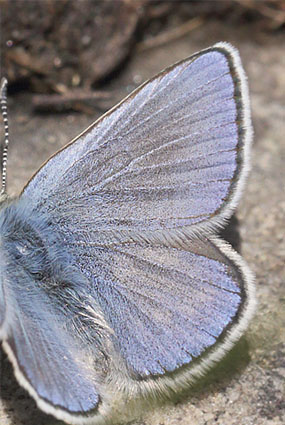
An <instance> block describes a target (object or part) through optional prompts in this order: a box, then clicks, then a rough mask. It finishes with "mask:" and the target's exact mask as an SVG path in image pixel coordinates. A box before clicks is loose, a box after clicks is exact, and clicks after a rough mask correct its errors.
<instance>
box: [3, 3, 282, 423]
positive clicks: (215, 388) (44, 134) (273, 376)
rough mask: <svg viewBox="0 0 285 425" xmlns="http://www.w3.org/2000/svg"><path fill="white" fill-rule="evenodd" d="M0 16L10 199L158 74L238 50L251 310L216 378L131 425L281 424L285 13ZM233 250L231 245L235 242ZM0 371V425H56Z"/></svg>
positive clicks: (227, 6)
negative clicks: (246, 88) (247, 151)
mask: <svg viewBox="0 0 285 425" xmlns="http://www.w3.org/2000/svg"><path fill="white" fill-rule="evenodd" d="M0 11H1V76H3V75H5V76H7V77H8V79H9V115H10V127H11V137H10V138H11V145H10V152H9V163H8V173H9V174H8V184H9V188H8V189H9V192H10V193H12V194H17V193H19V192H20V191H21V188H22V187H23V185H24V184H25V183H26V181H27V179H28V178H30V177H31V175H32V174H33V172H35V171H36V169H37V168H38V167H39V166H40V164H41V163H42V162H43V161H45V160H46V159H47V158H48V156H49V155H51V154H52V153H54V152H55V151H56V150H57V149H59V148H60V147H61V146H63V145H64V144H65V143H67V142H68V141H69V140H70V139H71V138H72V137H74V136H76V135H77V134H78V133H79V132H80V131H82V130H83V129H84V128H85V127H87V125H89V124H90V123H91V122H92V121H94V120H95V118H97V117H98V116H99V115H100V114H101V113H103V112H104V111H105V110H106V109H108V108H109V107H111V106H113V105H114V104H115V103H116V102H118V101H119V100H121V99H122V98H123V97H124V96H125V95H127V94H128V93H129V92H130V91H132V90H133V89H134V88H135V87H137V86H138V85H139V84H141V83H142V82H143V81H144V80H146V79H147V78H149V77H151V76H153V75H154V74H155V73H157V72H158V71H160V70H161V69H163V68H164V67H166V66H168V65H170V64H172V63H173V62H175V61H177V60H179V59H182V58H184V57H187V56H189V55H191V54H192V53H194V52H196V51H197V50H200V49H202V48H205V47H208V46H210V45H212V44H214V43H215V42H217V41H228V42H230V43H232V44H233V45H234V46H236V47H237V48H238V49H239V51H240V54H241V58H242V61H243V64H244V67H245V70H246V72H247V74H248V77H249V85H250V93H251V103H252V115H253V123H254V129H255V138H254V146H253V153H252V172H251V175H250V177H249V181H248V185H247V188H246V191H245V194H244V196H243V198H242V201H241V202H240V206H239V209H238V212H237V218H238V220H239V223H240V224H239V229H238V230H239V235H240V238H241V251H242V253H243V256H244V257H245V259H246V260H247V262H248V263H249V265H250V267H251V268H252V269H253V271H254V272H255V273H256V286H257V297H258V301H259V307H258V311H257V314H256V316H255V318H254V320H253V321H252V323H251V325H250V327H249V330H248V331H247V333H246V335H245V336H244V337H243V338H242V339H241V341H240V342H239V343H238V344H237V345H236V346H235V348H234V349H233V350H232V351H231V352H230V353H229V354H228V355H227V357H226V358H225V359H224V360H223V361H222V362H221V363H219V365H218V366H217V367H216V368H214V370H212V371H211V372H209V373H208V374H207V376H206V377H205V378H203V379H202V380H201V381H200V382H198V383H197V384H196V385H195V386H194V387H193V389H191V390H189V392H187V393H186V394H183V395H180V396H177V398H176V399H175V400H173V402H172V403H166V404H162V405H161V406H159V407H157V408H156V409H155V410H154V411H151V412H145V415H144V417H143V418H142V419H141V420H137V421H136V422H135V424H136V425H170V424H171V425H214V424H218V425H248V424H253V425H265V424H268V425H281V424H284V423H285V393H284V387H285V385H284V378H285V363H284V358H285V338H284V336H285V317H284V316H285V314H284V310H285V309H284V307H285V305H284V304H285V290H284V288H285V285H284V263H285V261H284V259H285V243H284V227H285V217H284V216H285V197H284V193H285V166H284V164H285V100H284V99H285V2H284V1H254V0H248V1H245V0H237V1H183V2H182V1H149V0H133V1H132V0H124V1H119V0H117V1H90V0H81V1H72V0H59V1H54V0H41V1H34V0H30V1H9V0H0ZM2 134H3V133H2ZM231 235H237V234H236V233H235V232H233V231H232V232H231ZM232 243H233V244H234V245H236V246H238V243H237V236H236V237H234V239H232ZM1 365H2V367H1V373H0V423H1V425H12V424H13V425H47V424H50V425H55V424H58V423H59V422H58V421H56V420H54V419H53V418H51V417H49V416H47V415H45V414H43V413H41V412H40V411H39V410H38V409H37V408H36V406H35V403H34V402H33V400H31V399H30V398H29V397H28V396H27V394H26V392H25V391H24V390H22V389H21V388H20V387H19V386H18V384H17V382H16V381H15V379H14V377H13V373H12V370H11V367H10V365H9V363H8V361H7V359H6V357H5V356H4V355H3V354H2V360H1Z"/></svg>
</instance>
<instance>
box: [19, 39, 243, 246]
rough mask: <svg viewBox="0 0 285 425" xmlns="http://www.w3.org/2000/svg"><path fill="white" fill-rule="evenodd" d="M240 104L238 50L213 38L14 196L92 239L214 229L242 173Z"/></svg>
mask: <svg viewBox="0 0 285 425" xmlns="http://www.w3.org/2000/svg"><path fill="white" fill-rule="evenodd" d="M247 109H248V106H247V87H246V81H245V77H244V73H243V70H242V68H241V65H240V60H239V57H238V54H237V53H236V52H235V51H234V49H233V48H231V47H229V46H228V45H226V44H219V45H217V46H215V47H213V48H210V49H208V50H205V51H202V52H200V53H198V54H196V55H194V56H192V57H190V58H189V59H186V60H184V61H182V62H180V63H178V64H176V65H174V66H173V67H171V68H168V69H167V70H166V71H164V72H162V73H160V74H158V75H157V76H156V77H154V78H153V79H151V80H150V81H148V82H147V83H146V84H144V85H143V86H141V87H140V88H139V89H138V90H136V91H135V92H133V93H132V94H131V95H130V96H129V97H127V98H126V99H125V100H124V101H123V102H122V103H120V104H119V105H118V106H117V107H115V108H114V109H113V110H111V112H109V113H107V114H105V115H104V116H103V117H102V118H101V119H99V120H98V121H97V122H96V123H95V124H93V125H92V126H91V127H89V129H87V131H85V132H84V133H82V134H81V135H80V136H79V137H78V138H77V139H76V140H75V141H74V142H72V143H71V144H69V145H68V146H67V147H65V148H64V149H63V150H61V151H60V152H59V153H57V154H56V155H55V156H53V157H52V158H51V159H50V160H49V161H48V162H47V163H46V164H45V165H44V166H43V167H42V168H41V169H40V170H39V172H38V173H37V174H36V175H35V176H34V177H33V178H32V180H31V181H30V183H29V184H28V185H27V186H26V188H25V190H24V192H23V194H22V198H26V199H28V201H29V202H30V203H31V205H32V206H33V207H34V208H35V209H37V210H41V211H48V214H49V215H50V216H52V217H53V220H54V221H55V222H57V223H58V227H60V228H61V229H64V232H65V233H68V232H73V231H74V229H76V231H77V233H79V234H84V233H85V232H86V231H88V232H92V233H93V241H94V243H97V244H108V243H116V242H122V241H130V240H139V239H140V238H144V239H147V238H151V240H153V239H154V238H159V239H160V240H165V239H167V240H169V239H172V238H175V237H177V236H179V235H180V234H181V232H182V233H185V232H186V233H187V234H190V235H191V234H193V232H195V230H203V229H204V228H209V227H214V226H215V225H217V224H218V223H220V222H221V220H222V219H223V217H225V216H229V215H230V213H231V209H232V207H234V206H235V204H236V202H237V199H238V196H239V193H240V189H241V187H242V182H243V179H244V176H245V173H246V168H247V167H246V165H245V160H247V156H248V155H247V154H248V152H247V151H248V144H249V138H250V132H251V130H250V125H249V122H248V120H249V119H248V114H249V112H248V110H247ZM39 188H41V190H39ZM63 217H64V219H63ZM150 232H151V234H150Z"/></svg>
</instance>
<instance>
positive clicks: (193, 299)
mask: <svg viewBox="0 0 285 425" xmlns="http://www.w3.org/2000/svg"><path fill="white" fill-rule="evenodd" d="M75 256H76V262H77V264H78V266H79V268H80V269H81V270H84V273H85V274H86V277H88V279H89V281H90V282H91V286H90V289H89V293H90V294H91V296H92V297H94V299H95V300H96V303H98V304H99V305H100V308H101V309H102V311H103V313H104V317H105V318H106V320H107V322H108V323H109V324H110V327H111V328H112V329H113V330H114V337H113V343H114V346H115V347H116V348H117V350H118V351H119V353H120V356H121V357H122V359H123V361H124V362H125V364H126V366H127V369H128V371H129V373H130V377H132V379H135V380H141V379H146V378H148V377H150V376H159V375H164V374H165V373H166V372H169V373H170V372H174V371H176V370H177V369H179V368H181V367H182V366H183V365H188V366H189V365H190V366H191V368H192V369H193V366H194V365H195V364H196V363H197V359H199V361H201V356H202V357H203V355H205V354H206V357H207V355H208V357H211V355H210V356H209V350H210V349H211V348H213V347H214V346H217V344H218V343H221V345H223V349H222V350H221V352H222V353H224V351H225V349H226V348H227V349H229V347H230V346H231V343H233V341H235V340H236V339H237V338H238V337H239V336H240V334H241V332H242V330H244V327H245V325H246V323H247V322H248V319H249V317H250V316H251V314H252V309H253V302H252V297H253V288H252V286H251V274H250V272H249V271H248V269H247V267H246V266H245V264H244V263H243V261H242V260H241V258H240V257H239V255H238V254H236V253H235V252H233V250H232V249H231V248H230V247H229V246H228V245H226V244H225V243H224V242H221V241H213V240H211V239H208V238H205V239H204V240H203V241H201V240H199V239H195V240H185V241H184V243H182V244H181V245H180V246H176V247H174V246H172V247H171V246H163V245H161V246H151V245H149V244H145V245H142V244H135V243H132V244H124V245H117V246H113V247H110V248H108V247H99V248H97V247H96V248H94V247H92V246H89V247H88V243H86V246H85V247H78V246H76V254H75ZM209 363H210V361H209V359H207V361H206V364H207V365H208V364H209ZM186 375H187V374H186ZM116 380H117V381H119V379H116Z"/></svg>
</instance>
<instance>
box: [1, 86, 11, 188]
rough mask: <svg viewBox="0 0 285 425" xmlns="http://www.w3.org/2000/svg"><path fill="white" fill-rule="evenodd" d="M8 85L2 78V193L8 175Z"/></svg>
mask: <svg viewBox="0 0 285 425" xmlns="http://www.w3.org/2000/svg"><path fill="white" fill-rule="evenodd" d="M7 85H8V81H7V80H6V78H2V80H1V87H0V102H1V113H2V117H3V123H4V132H5V135H4V137H5V138H4V144H3V153H2V189H1V193H0V195H4V194H6V177H7V153H8V144H9V126H8V114H7Z"/></svg>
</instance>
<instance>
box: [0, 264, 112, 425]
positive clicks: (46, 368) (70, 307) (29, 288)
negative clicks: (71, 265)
mask: <svg viewBox="0 0 285 425" xmlns="http://www.w3.org/2000/svg"><path fill="white" fill-rule="evenodd" d="M75 275H76V274H75ZM75 275H74V274H73V275H72V274H69V276H68V277H67V276H66V277H67V281H66V282H62V281H60V280H57V279H54V281H53V283H51V282H50V281H49V282H48V279H49V278H48V277H47V276H45V277H43V278H42V279H41V280H37V279H31V276H29V279H27V275H26V274H25V271H24V270H21V269H20V268H19V269H18V275H16V274H15V273H12V274H11V277H12V278H13V280H14V282H13V284H14V285H13V287H12V286H9V283H7V282H6V279H5V278H4V281H5V283H6V285H5V288H6V291H5V301H6V303H7V306H8V307H7V308H8V311H7V312H6V321H5V326H4V329H2V338H3V341H4V342H3V347H4V349H5V351H6V352H7V354H8V356H9V358H10V360H11V361H12V363H13V366H14V370H15V373H16V376H17V378H18V380H19V382H20V383H21V384H22V385H23V386H24V387H25V388H26V389H27V390H28V391H29V393H30V394H31V395H32V396H33V397H34V398H35V400H36V401H37V403H38V405H39V407H41V408H42V409H43V410H44V411H46V412H47V413H52V414H54V415H55V416H56V417H58V418H59V419H64V420H66V421H68V422H69V423H73V421H74V418H76V415H78V414H79V413H80V414H81V415H84V414H87V413H90V412H92V414H93V415H94V414H95V413H96V412H97V411H98V408H99V407H100V403H101V396H102V393H103V391H102V381H103V380H104V378H105V375H106V370H107V367H108V363H107V353H108V351H107V348H106V347H107V346H108V344H107V343H106V342H104V344H103V339H104V341H105V340H106V339H108V337H107V335H108V332H109V327H108V325H107V324H106V323H105V321H104V320H103V319H102V316H101V315H100V308H99V307H98V306H96V304H95V301H94V299H92V303H91V302H90V299H89V297H88V296H86V294H83V293H82V294H81V293H80V290H78V287H79V286H80V284H83V283H84V284H85V282H84V280H83V281H82V280H81V281H80V280H78V277H77V276H75ZM18 278H20V284H18V283H19V281H18ZM71 282H72V283H73V285H74V284H75V285H74V286H75V287H76V290H74V291H73V290H72V289H71V288H70V287H69V283H71ZM85 286H87V285H85ZM103 345H104V347H103ZM75 423H77V421H76V420H75ZM80 423H82V422H80Z"/></svg>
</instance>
